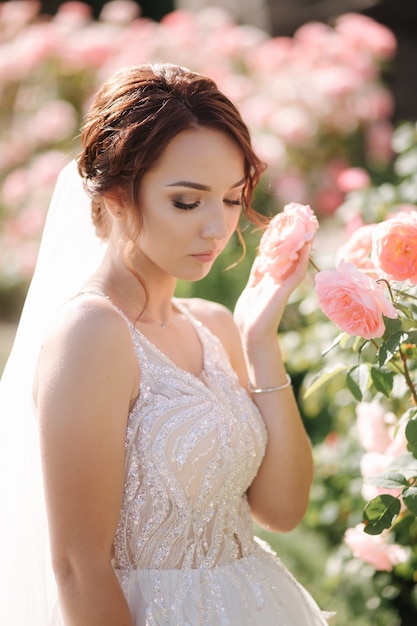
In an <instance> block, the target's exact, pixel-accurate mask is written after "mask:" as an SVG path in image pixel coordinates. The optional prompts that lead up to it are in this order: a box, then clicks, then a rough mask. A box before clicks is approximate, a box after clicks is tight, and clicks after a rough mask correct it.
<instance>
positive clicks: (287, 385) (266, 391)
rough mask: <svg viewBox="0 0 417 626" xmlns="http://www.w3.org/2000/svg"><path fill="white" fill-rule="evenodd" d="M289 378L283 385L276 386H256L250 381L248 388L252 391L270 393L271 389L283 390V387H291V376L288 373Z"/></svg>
mask: <svg viewBox="0 0 417 626" xmlns="http://www.w3.org/2000/svg"><path fill="white" fill-rule="evenodd" d="M286 377H287V380H286V382H285V383H284V384H283V385H277V386H276V387H264V388H263V389H262V388H261V387H254V386H253V385H252V383H251V382H250V381H249V382H248V389H249V391H250V392H251V393H270V392H271V391H281V389H287V388H288V387H291V378H290V376H289V375H288V374H286Z"/></svg>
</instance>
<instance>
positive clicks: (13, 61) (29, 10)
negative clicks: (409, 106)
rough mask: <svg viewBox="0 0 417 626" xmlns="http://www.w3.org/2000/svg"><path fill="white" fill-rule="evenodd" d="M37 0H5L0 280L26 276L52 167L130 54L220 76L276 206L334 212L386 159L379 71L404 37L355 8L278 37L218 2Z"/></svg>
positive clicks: (0, 59) (136, 59) (386, 106)
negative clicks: (181, 7)
mask: <svg viewBox="0 0 417 626" xmlns="http://www.w3.org/2000/svg"><path fill="white" fill-rule="evenodd" d="M40 6H41V5H40V3H39V2H37V1H36V0H20V1H16V0H12V1H11V2H3V3H0V130H1V140H0V185H1V189H0V227H1V229H0V231H1V235H0V275H1V277H2V281H3V283H10V284H13V283H16V282H20V281H22V280H23V281H27V279H28V278H30V276H31V273H32V269H33V266H34V261H35V257H36V252H37V248H38V240H39V234H40V231H41V228H42V225H43V220H44V216H45V210H46V207H47V205H48V201H49V197H50V194H51V189H52V187H53V185H54V183H55V180H56V176H57V173H58V171H59V170H60V169H61V167H62V166H63V165H64V164H65V163H66V162H67V161H68V160H69V159H71V158H72V157H73V156H74V155H75V154H76V153H77V140H76V139H74V137H75V136H76V135H77V133H78V130H79V128H80V124H81V119H82V116H83V114H84V112H85V110H86V107H87V105H88V102H89V100H90V98H91V95H92V93H93V92H94V91H95V90H96V88H97V87H98V85H99V84H100V83H101V82H102V81H103V80H104V79H105V78H106V77H107V76H108V75H109V74H110V73H112V72H113V71H114V70H116V69H117V68H119V67H120V66H122V65H129V64H134V63H143V62H158V61H169V62H173V63H179V64H182V65H186V66H189V67H190V68H191V69H193V70H196V71H198V72H201V73H203V74H207V75H208V76H211V77H212V78H214V79H215V80H216V81H217V83H218V85H219V87H220V88H221V89H223V90H224V91H225V92H226V93H227V94H228V95H229V96H230V97H231V98H232V99H233V100H234V101H236V102H237V103H238V104H239V106H240V109H241V112H242V115H243V116H244V118H245V119H246V120H247V122H248V123H249V126H250V128H251V131H252V135H253V139H254V144H255V148H256V149H257V151H258V152H259V154H260V156H261V157H262V158H264V159H265V160H266V161H267V162H268V163H269V170H268V172H267V176H268V180H269V181H270V182H269V183H266V182H265V184H264V185H261V192H263V193H261V195H262V202H263V203H267V204H270V205H271V204H272V198H277V202H276V205H275V207H273V208H277V207H280V206H281V205H283V204H286V203H287V202H292V201H295V202H300V203H302V204H306V203H311V205H312V206H314V209H315V211H316V213H317V214H319V215H321V216H323V215H327V214H331V213H332V212H333V211H334V209H335V208H336V207H337V206H338V204H340V202H341V201H342V200H343V198H344V194H345V192H346V191H347V190H350V189H352V188H358V185H359V186H361V185H362V186H363V184H364V176H363V170H359V171H358V170H357V166H360V165H364V166H366V168H367V169H368V170H372V171H377V170H378V169H380V168H384V167H385V166H386V164H387V163H388V162H389V159H390V157H391V149H390V137H391V133H392V129H391V124H390V121H389V119H390V115H391V113H392V107H393V103H392V97H391V94H390V93H389V91H388V90H387V89H386V88H385V87H384V86H383V85H382V84H381V80H380V70H381V68H382V67H384V66H385V64H386V63H387V62H389V60H390V59H391V58H392V56H393V54H394V53H395V50H396V42H395V38H394V36H393V35H392V33H391V32H390V31H389V30H388V29H387V28H385V27H384V26H382V25H380V24H377V23H376V22H374V21H373V20H371V19H369V18H366V17H364V16H361V15H355V14H346V15H342V16H341V17H339V18H338V19H337V20H336V21H335V23H334V25H333V26H332V27H330V26H327V25H324V24H318V23H317V24H316V23H310V24H305V25H304V26H302V27H301V28H300V29H299V30H298V31H297V32H296V33H295V35H294V36H293V37H291V38H290V37H274V38H273V37H270V36H269V35H267V34H266V33H264V32H262V31H260V30H258V29H256V28H254V27H251V26H245V25H237V24H235V23H234V22H233V20H232V19H231V18H230V16H229V15H228V14H227V13H225V12H223V11H221V10H220V9H214V8H212V9H206V10H204V11H201V12H199V13H188V12H185V11H174V12H172V13H170V14H169V15H167V16H166V17H165V18H164V19H163V20H162V22H161V23H156V22H153V21H151V20H149V19H144V18H141V17H140V16H139V14H138V12H139V9H138V6H137V4H136V3H134V2H129V1H128V0H123V1H122V0H114V1H113V2H109V3H108V4H106V5H105V6H104V8H103V9H102V12H101V15H100V17H99V19H98V20H94V19H93V17H92V14H91V9H90V8H89V6H88V5H87V4H84V3H81V2H67V3H65V4H63V5H61V6H60V8H59V10H58V13H57V14H56V15H55V16H53V17H49V16H45V15H40V13H39V11H40ZM362 155H363V156H362ZM352 166H355V167H352ZM361 172H362V174H361ZM265 181H266V178H265Z"/></svg>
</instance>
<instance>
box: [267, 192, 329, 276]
mask: <svg viewBox="0 0 417 626" xmlns="http://www.w3.org/2000/svg"><path fill="white" fill-rule="evenodd" d="M318 227H319V223H318V220H317V217H316V216H315V214H314V212H313V211H312V209H311V208H310V206H309V205H302V204H298V203H296V202H291V203H290V204H287V205H286V206H285V207H284V210H283V211H282V212H281V213H277V215H275V216H274V217H273V218H272V219H271V221H270V222H269V224H268V227H267V229H266V230H265V232H264V233H263V235H262V238H261V241H260V244H259V255H258V257H257V259H256V266H255V276H256V275H263V274H270V275H271V276H273V277H274V279H275V280H280V279H281V278H284V277H285V275H286V274H287V273H288V272H289V271H290V270H291V268H292V266H293V264H294V263H295V261H297V259H298V257H299V252H300V250H301V248H302V247H303V246H304V244H305V243H308V242H311V241H312V240H313V238H314V235H315V233H316V231H317V229H318Z"/></svg>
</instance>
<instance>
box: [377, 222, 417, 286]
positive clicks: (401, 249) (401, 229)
mask: <svg viewBox="0 0 417 626" xmlns="http://www.w3.org/2000/svg"><path fill="white" fill-rule="evenodd" d="M372 242H373V247H372V260H373V262H374V264H375V266H376V267H379V268H380V269H381V270H382V272H384V274H385V276H386V277H387V278H391V279H393V280H401V281H409V282H410V283H411V284H413V285H416V284H417V211H413V212H400V213H397V215H394V217H391V218H389V219H387V220H385V221H384V222H381V223H380V224H378V225H377V227H376V228H375V230H374V233H373V236H372Z"/></svg>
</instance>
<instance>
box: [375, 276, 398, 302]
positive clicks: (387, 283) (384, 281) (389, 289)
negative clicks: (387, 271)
mask: <svg viewBox="0 0 417 626" xmlns="http://www.w3.org/2000/svg"><path fill="white" fill-rule="evenodd" d="M376 282H377V283H385V285H386V286H387V289H388V291H389V295H390V298H391V302H395V299H394V294H393V293H392V289H391V285H390V284H389V282H388V281H387V280H386V279H385V278H379V279H378V280H377V281H376Z"/></svg>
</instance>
